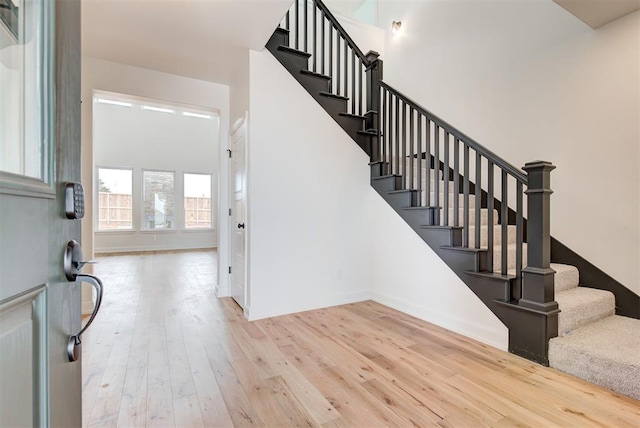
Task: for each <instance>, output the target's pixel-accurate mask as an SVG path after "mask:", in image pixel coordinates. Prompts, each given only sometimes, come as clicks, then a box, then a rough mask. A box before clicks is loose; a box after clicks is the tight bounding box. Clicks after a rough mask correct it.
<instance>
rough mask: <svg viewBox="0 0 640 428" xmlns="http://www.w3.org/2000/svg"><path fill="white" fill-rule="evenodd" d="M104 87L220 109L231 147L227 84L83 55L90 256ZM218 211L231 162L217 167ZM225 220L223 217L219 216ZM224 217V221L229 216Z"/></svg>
mask: <svg viewBox="0 0 640 428" xmlns="http://www.w3.org/2000/svg"><path fill="white" fill-rule="evenodd" d="M94 90H103V91H108V92H116V93H121V94H129V95H134V96H139V97H145V98H152V99H158V100H165V101H168V102H172V103H178V104H187V105H193V106H200V107H203V108H206V109H217V110H218V111H219V114H220V152H221V154H222V153H223V152H224V151H225V150H226V149H227V148H228V134H229V87H228V86H226V85H220V84H216V83H211V82H205V81H201V80H195V79H190V78H185V77H181V76H176V75H172V74H167V73H162V72H158V71H153V70H148V69H143V68H138V67H133V66H128V65H123V64H118V63H114V62H110V61H104V60H101V59H97V58H92V57H87V56H83V58H82V100H83V104H82V180H83V183H84V185H85V192H86V197H87V201H88V204H87V210H86V214H85V220H84V221H83V222H82V246H83V249H84V254H85V257H92V256H93V253H94V242H93V222H94V219H93V216H94V213H93V207H92V204H93V197H94V195H93V189H94V183H93V171H94V158H93V156H94V155H93V103H92V102H91V99H92V96H93V91H94ZM219 174H220V175H219V179H218V183H219V189H218V190H217V194H218V195H219V201H220V203H219V207H218V208H219V212H226V210H227V209H228V191H227V164H226V162H222V163H221V165H220V169H219ZM217 218H218V219H220V218H221V216H220V215H218V216H217ZM225 220H226V219H225ZM218 239H219V242H226V240H227V239H228V225H227V222H226V221H220V223H219V224H218ZM218 259H219V265H220V266H227V264H228V261H227V260H228V256H227V253H226V247H225V246H221V247H220V249H219V252H218ZM218 293H219V294H222V295H224V294H227V293H228V286H227V275H226V273H225V274H221V273H220V270H219V278H218Z"/></svg>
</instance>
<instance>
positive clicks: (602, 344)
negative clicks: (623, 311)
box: [549, 315, 640, 367]
mask: <svg viewBox="0 0 640 428" xmlns="http://www.w3.org/2000/svg"><path fill="white" fill-rule="evenodd" d="M621 331H625V333H626V334H624V335H621V334H620V332H621ZM560 342H562V343H564V344H566V345H569V346H572V347H575V348H582V349H584V350H586V351H588V352H589V353H590V354H594V355H600V356H610V355H611V354H618V352H616V350H627V351H628V352H621V354H623V355H620V356H619V357H618V356H617V357H616V358H620V359H622V360H625V361H627V362H628V363H629V364H634V365H636V366H638V367H640V352H638V350H639V349H640V320H638V319H635V318H629V317H623V316H620V315H612V316H610V317H607V318H604V319H602V320H600V321H598V322H595V323H592V324H589V325H586V326H584V327H581V328H579V329H576V330H574V331H572V332H571V334H568V335H566V336H558V337H556V338H553V339H551V341H550V342H549V343H550V344H551V343H553V344H558V343H560ZM595 343H597V344H599V346H594V344H595Z"/></svg>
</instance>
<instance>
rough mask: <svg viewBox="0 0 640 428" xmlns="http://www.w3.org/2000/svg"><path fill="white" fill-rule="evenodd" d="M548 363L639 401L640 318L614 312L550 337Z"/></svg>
mask: <svg viewBox="0 0 640 428" xmlns="http://www.w3.org/2000/svg"><path fill="white" fill-rule="evenodd" d="M549 365H550V366H551V367H553V368H556V369H558V370H561V371H563V372H565V373H569V374H571V375H573V376H577V377H579V378H581V379H584V380H586V381H588V382H591V383H595V384H596V385H600V386H602V387H605V388H608V389H611V390H613V391H616V392H619V393H621V394H625V395H628V396H630V397H633V398H635V399H636V400H640V320H637V319H634V318H627V317H621V316H617V315H614V316H610V317H607V318H605V319H602V320H600V321H598V322H596V323H593V324H589V325H587V326H585V327H582V328H579V329H577V330H574V331H572V332H571V333H570V334H568V335H564V336H559V337H556V338H554V339H551V340H550V341H549Z"/></svg>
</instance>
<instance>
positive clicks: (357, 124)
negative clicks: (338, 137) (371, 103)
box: [334, 115, 364, 137]
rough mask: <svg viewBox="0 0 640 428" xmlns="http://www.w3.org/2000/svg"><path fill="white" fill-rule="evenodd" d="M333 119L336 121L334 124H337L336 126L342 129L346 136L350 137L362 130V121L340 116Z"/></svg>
mask: <svg viewBox="0 0 640 428" xmlns="http://www.w3.org/2000/svg"><path fill="white" fill-rule="evenodd" d="M334 119H335V120H336V122H338V124H339V125H340V126H341V127H342V129H344V130H345V131H346V132H347V134H349V135H350V136H351V137H353V136H354V135H356V134H358V131H361V130H362V126H363V122H364V121H363V120H362V119H356V118H353V117H349V116H340V115H338V116H337V117H335V118H334Z"/></svg>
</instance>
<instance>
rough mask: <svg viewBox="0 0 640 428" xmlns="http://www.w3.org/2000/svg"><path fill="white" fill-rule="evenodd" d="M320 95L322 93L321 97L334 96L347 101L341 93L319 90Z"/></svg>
mask: <svg viewBox="0 0 640 428" xmlns="http://www.w3.org/2000/svg"><path fill="white" fill-rule="evenodd" d="M320 95H322V96H323V97H327V98H336V99H339V100H344V101H349V98H347V97H343V96H342V95H336V94H332V93H331V92H326V91H322V92H320Z"/></svg>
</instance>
